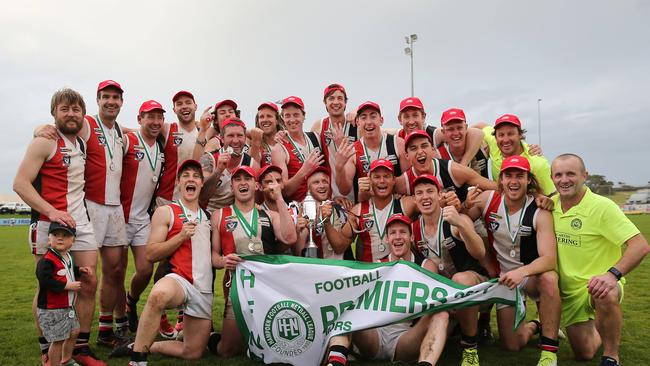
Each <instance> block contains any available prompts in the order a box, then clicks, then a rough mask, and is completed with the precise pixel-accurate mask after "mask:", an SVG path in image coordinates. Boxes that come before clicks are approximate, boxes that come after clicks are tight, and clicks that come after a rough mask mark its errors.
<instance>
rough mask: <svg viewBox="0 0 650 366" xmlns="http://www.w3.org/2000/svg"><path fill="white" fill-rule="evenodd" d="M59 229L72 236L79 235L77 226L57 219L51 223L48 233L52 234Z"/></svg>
mask: <svg viewBox="0 0 650 366" xmlns="http://www.w3.org/2000/svg"><path fill="white" fill-rule="evenodd" d="M57 230H63V231H65V232H67V233H68V234H70V235H72V236H77V230H76V229H75V228H73V227H69V226H67V225H63V224H60V223H58V222H56V221H54V222H51V223H50V228H49V229H48V230H47V233H48V234H52V233H54V232H55V231H57Z"/></svg>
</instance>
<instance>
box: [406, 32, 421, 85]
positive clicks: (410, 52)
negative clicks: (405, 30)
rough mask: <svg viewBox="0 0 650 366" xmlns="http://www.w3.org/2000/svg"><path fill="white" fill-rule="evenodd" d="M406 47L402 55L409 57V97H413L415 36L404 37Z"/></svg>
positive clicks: (416, 36) (416, 37)
mask: <svg viewBox="0 0 650 366" xmlns="http://www.w3.org/2000/svg"><path fill="white" fill-rule="evenodd" d="M404 39H405V40H406V44H407V45H408V47H406V48H404V54H405V55H407V56H411V96H412V97H413V96H415V90H414V88H413V43H415V41H417V40H418V35H417V34H411V35H410V36H406V37H404Z"/></svg>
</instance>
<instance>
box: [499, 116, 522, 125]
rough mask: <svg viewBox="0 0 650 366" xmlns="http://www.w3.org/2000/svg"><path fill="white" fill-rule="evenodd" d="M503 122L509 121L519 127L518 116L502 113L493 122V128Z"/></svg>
mask: <svg viewBox="0 0 650 366" xmlns="http://www.w3.org/2000/svg"><path fill="white" fill-rule="evenodd" d="M503 123H510V124H513V125H515V126H517V127H519V128H521V122H520V121H519V118H518V117H517V116H515V115H514V114H504V115H503V116H501V117H499V118H497V120H496V122H494V128H497V126H499V125H500V124H503Z"/></svg>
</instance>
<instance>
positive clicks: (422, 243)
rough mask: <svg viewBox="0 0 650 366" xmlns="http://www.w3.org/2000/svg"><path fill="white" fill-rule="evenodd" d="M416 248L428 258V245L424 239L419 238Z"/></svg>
mask: <svg viewBox="0 0 650 366" xmlns="http://www.w3.org/2000/svg"><path fill="white" fill-rule="evenodd" d="M417 246H418V250H419V251H420V253H422V255H423V256H425V257H426V258H429V246H428V245H427V242H426V241H425V240H420V241H419V242H418V244H417Z"/></svg>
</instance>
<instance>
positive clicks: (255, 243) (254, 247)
mask: <svg viewBox="0 0 650 366" xmlns="http://www.w3.org/2000/svg"><path fill="white" fill-rule="evenodd" d="M248 250H250V251H251V252H254V253H260V254H264V248H263V246H262V240H260V239H258V238H251V241H250V242H249V243H248Z"/></svg>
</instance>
